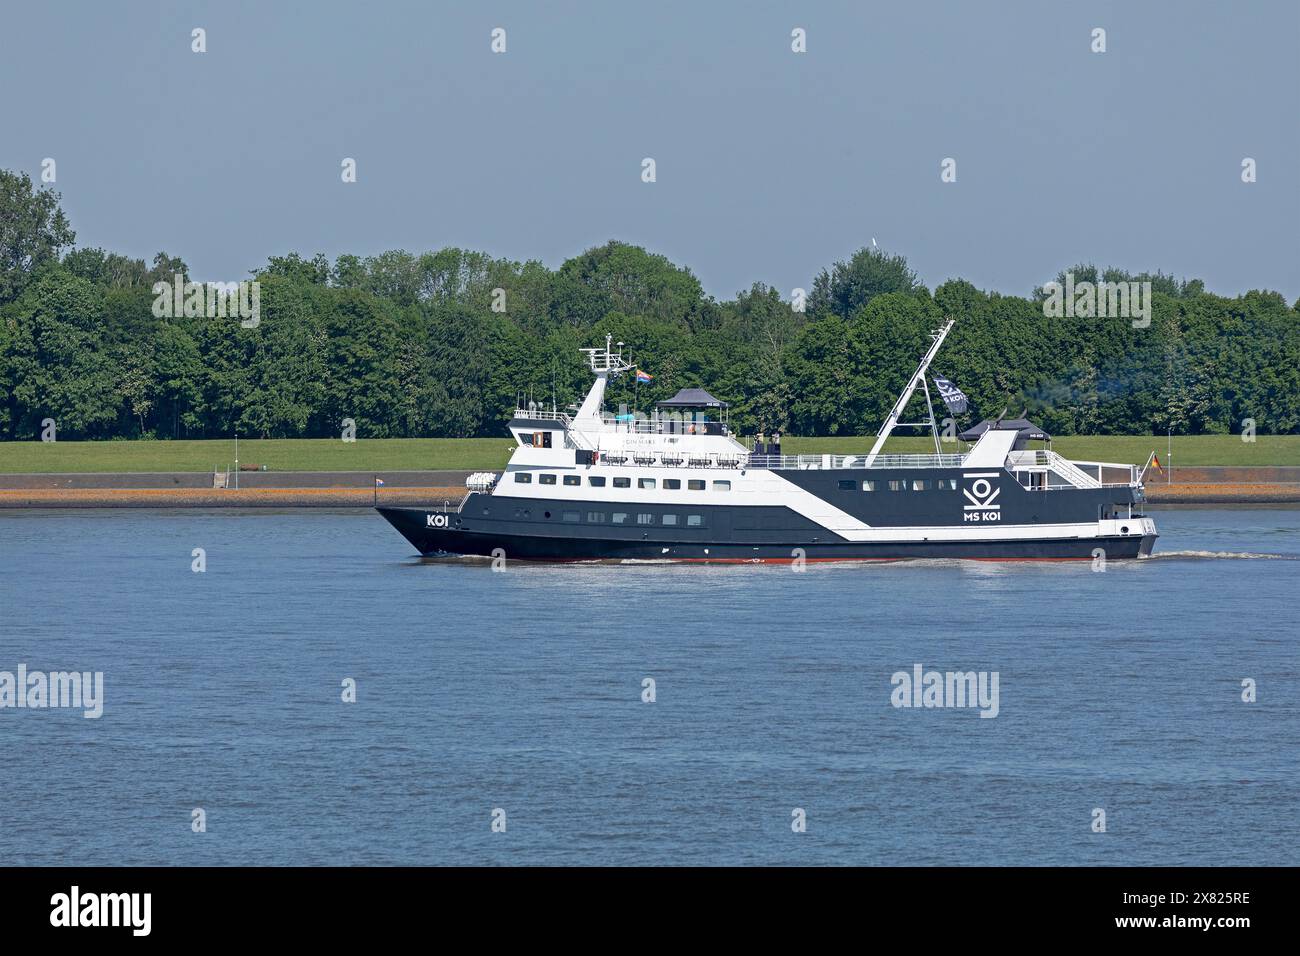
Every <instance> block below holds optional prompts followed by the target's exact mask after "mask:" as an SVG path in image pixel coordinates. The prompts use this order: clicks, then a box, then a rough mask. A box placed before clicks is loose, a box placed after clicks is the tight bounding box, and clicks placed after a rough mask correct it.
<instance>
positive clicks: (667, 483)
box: [664, 478, 682, 491]
mask: <svg viewBox="0 0 1300 956" xmlns="http://www.w3.org/2000/svg"><path fill="white" fill-rule="evenodd" d="M681 487H682V480H681V479H680V478H665V479H664V490H665V491H677V490H678V489H680V488H681Z"/></svg>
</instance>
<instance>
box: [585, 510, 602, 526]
mask: <svg viewBox="0 0 1300 956" xmlns="http://www.w3.org/2000/svg"><path fill="white" fill-rule="evenodd" d="M587 520H588V521H590V522H591V523H592V524H604V523H605V512H603V511H588V512H587Z"/></svg>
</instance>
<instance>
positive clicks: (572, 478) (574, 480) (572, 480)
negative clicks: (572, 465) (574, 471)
mask: <svg viewBox="0 0 1300 956" xmlns="http://www.w3.org/2000/svg"><path fill="white" fill-rule="evenodd" d="M564 483H565V484H566V485H580V484H582V479H581V478H579V477H578V476H577V475H565V476H564Z"/></svg>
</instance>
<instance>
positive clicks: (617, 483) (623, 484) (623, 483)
mask: <svg viewBox="0 0 1300 956" xmlns="http://www.w3.org/2000/svg"><path fill="white" fill-rule="evenodd" d="M614 487H615V488H631V487H632V479H631V478H615V479H614Z"/></svg>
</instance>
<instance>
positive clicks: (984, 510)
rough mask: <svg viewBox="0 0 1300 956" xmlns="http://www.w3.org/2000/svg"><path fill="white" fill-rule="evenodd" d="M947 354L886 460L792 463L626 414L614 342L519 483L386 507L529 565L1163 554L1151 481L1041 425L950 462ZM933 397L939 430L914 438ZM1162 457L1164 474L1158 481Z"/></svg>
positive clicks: (525, 458)
mask: <svg viewBox="0 0 1300 956" xmlns="http://www.w3.org/2000/svg"><path fill="white" fill-rule="evenodd" d="M952 326H953V321H952V320H951V319H950V320H948V321H946V322H945V324H944V325H943V326H942V327H940V328H939V329H936V330H934V331H933V332H931V333H930V339H931V344H930V347H929V349H928V350H927V352H926V353H925V355H924V357H923V358H922V359H921V362H920V364H919V365H918V367H917V369H916V371H915V372H914V373H913V375H912V377H911V379H910V380H909V381H908V384H907V387H906V388H905V389H904V390H903V392H902V393H901V394H900V395H899V398H898V401H897V402H896V403H895V404H894V406H893V408H892V409H891V411H890V413H889V415H888V417H887V418H886V419H885V422H884V424H883V425H882V426H881V427H880V430H879V432H878V433H877V435H876V440H875V443H874V445H873V446H872V447H871V449H870V451H866V452H864V453H862V454H854V455H784V454H781V453H780V447H779V440H778V441H777V442H775V443H774V444H772V445H768V444H765V443H763V442H761V441H760V442H757V443H755V444H754V445H753V446H752V447H751V446H750V445H747V444H746V443H744V442H742V441H741V440H738V438H737V436H736V435H734V434H733V433H732V431H731V429H730V427H729V425H728V421H727V407H726V403H724V402H720V401H718V400H717V399H714V398H713V397H712V396H711V395H709V394H708V393H707V392H705V391H703V390H702V389H684V390H682V391H681V392H679V393H678V395H676V396H675V397H674V398H672V399H669V400H667V401H663V402H659V403H658V405H657V406H656V408H655V410H654V411H653V412H652V413H651V414H650V415H648V416H637V415H633V414H627V413H624V414H611V413H608V412H606V411H605V409H604V399H605V390H606V386H607V385H608V384H609V382H610V381H611V380H612V379H613V378H615V377H616V376H618V375H621V374H624V373H626V372H630V371H632V370H633V369H634V368H635V366H634V365H633V364H632V362H631V361H630V359H625V358H624V357H623V343H618V344H617V348H616V347H615V344H614V343H613V342H612V337H607V338H606V341H605V347H604V348H594V349H583V351H584V352H585V353H586V354H587V359H588V363H589V364H590V366H591V371H592V373H593V375H594V381H593V383H592V385H591V389H590V391H588V392H587V395H586V398H585V399H584V400H583V402H582V404H581V406H580V407H579V408H578V409H577V411H576V413H573V414H570V413H569V412H565V411H559V410H557V409H555V408H554V407H553V408H552V409H551V410H549V411H547V410H544V409H538V408H536V407H534V406H533V405H529V406H528V407H526V408H516V410H515V412H514V416H513V418H512V419H511V421H510V424H509V428H510V432H511V434H512V435H513V436H514V438H515V441H516V442H517V448H516V450H515V451H514V453H513V454H512V455H511V457H510V461H509V463H508V464H507V465H506V468H505V471H504V472H503V473H500V474H497V473H489V472H480V473H476V474H474V475H471V476H470V478H469V479H468V481H467V493H466V495H465V496H464V498H463V499H462V500H461V501H459V502H457V503H452V502H447V503H445V505H444V507H442V508H388V507H380V508H378V509H377V510H378V511H379V513H380V514H381V515H383V516H384V518H386V519H387V520H388V521H389V523H390V524H392V525H393V527H395V528H396V529H397V530H398V531H399V532H401V534H402V535H403V537H405V538H406V540H407V541H409V542H410V543H411V544H412V545H414V546H415V548H416V550H418V551H419V552H420V554H422V555H481V556H486V557H498V558H505V559H507V560H514V559H519V560H528V561H601V560H612V561H620V560H622V561H637V560H657V561H712V562H780V561H784V562H789V561H844V560H897V559H905V558H969V559H984V560H998V561H1003V560H1018V559H1037V560H1053V559H1056V560H1062V559H1097V558H1099V557H1104V558H1105V559H1108V560H1110V559H1125V558H1138V557H1145V556H1146V555H1148V554H1150V553H1151V549H1152V546H1153V545H1154V543H1155V540H1156V537H1157V533H1156V528H1155V523H1154V522H1153V521H1152V519H1151V518H1149V517H1147V516H1145V515H1144V514H1142V506H1143V504H1144V501H1145V499H1144V496H1143V484H1142V479H1143V477H1144V475H1145V472H1146V466H1143V467H1142V468H1138V467H1137V466H1134V465H1129V464H1115V463H1110V462H1093V461H1070V460H1067V459H1066V458H1064V457H1062V456H1061V455H1059V454H1057V453H1056V452H1054V451H1052V450H1051V448H1050V440H1049V441H1048V442H1047V443H1046V444H1047V446H1048V447H1046V448H1031V447H1029V445H1030V441H1031V439H1032V438H1034V437H1043V436H1041V435H1037V436H1036V435H1035V434H1034V433H1033V432H1032V431H1029V430H1027V429H1026V428H1025V423H1023V422H1007V421H1004V420H993V421H990V422H987V423H983V424H984V426H985V427H982V428H981V429H980V431H979V433H978V436H977V437H976V436H969V437H973V438H974V441H973V443H972V444H970V445H969V447H968V449H967V450H965V451H963V452H961V453H947V454H945V453H943V452H942V451H941V449H940V436H939V431H938V429H937V428H936V423H935V417H934V408H933V403H932V401H931V397H930V390H929V385H928V384H927V382H926V372H927V370H928V369H929V366H930V363H931V362H932V360H933V359H934V357H935V355H936V354H937V353H938V351H939V349H940V347H941V346H942V344H943V341H944V338H945V337H946V336H947V334H948V332H949V330H950V329H951V328H952ZM917 388H921V389H922V390H923V392H924V397H925V405H926V408H927V410H928V413H929V418H928V422H913V423H902V422H900V421H899V418H900V416H901V415H902V414H903V412H904V410H905V409H906V408H907V405H908V403H909V401H911V399H912V397H913V395H914V393H915V392H916V390H917ZM900 425H914V426H922V427H927V426H928V428H929V429H930V433H931V435H932V436H933V437H934V447H935V452H934V454H921V455H914V454H913V455H894V454H889V455H886V454H882V453H881V448H882V447H883V446H884V444H885V441H886V439H888V438H889V436H890V435H891V434H892V433H893V431H894V429H895V428H896V427H898V426H900ZM1150 462H1151V459H1150V458H1149V459H1148V460H1147V465H1148V466H1149V465H1150Z"/></svg>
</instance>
